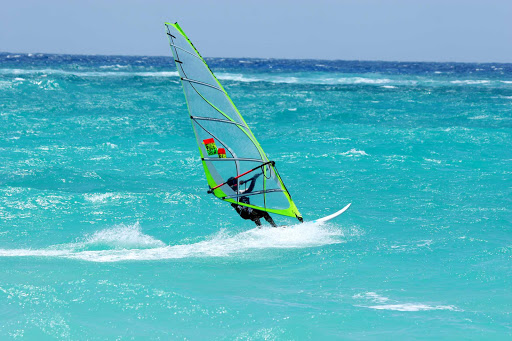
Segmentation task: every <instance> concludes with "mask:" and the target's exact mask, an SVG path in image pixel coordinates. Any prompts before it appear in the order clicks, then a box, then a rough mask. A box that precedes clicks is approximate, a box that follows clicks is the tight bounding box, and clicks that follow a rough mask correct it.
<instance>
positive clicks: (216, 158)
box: [165, 23, 302, 218]
mask: <svg viewBox="0 0 512 341" xmlns="http://www.w3.org/2000/svg"><path fill="white" fill-rule="evenodd" d="M165 27H166V30H167V36H168V38H169V43H170V46H171V50H172V53H173V55H174V61H175V63H176V67H177V69H178V73H179V75H180V78H181V84H182V86H183V91H184V93H185V98H186V101H187V106H188V111H189V114H190V118H191V120H192V126H193V129H194V133H195V136H196V140H197V144H198V146H199V153H200V154H201V160H202V163H203V167H204V172H205V174H206V180H207V181H208V185H209V187H210V188H211V189H213V188H214V189H213V191H212V192H213V194H214V195H215V196H216V197H217V198H219V199H221V200H224V201H227V202H230V203H237V204H239V205H243V206H248V207H252V208H256V209H258V210H262V211H266V212H269V213H275V214H281V215H284V216H289V217H297V218H301V217H302V216H301V214H300V212H299V210H298V209H297V207H296V206H295V204H294V202H293V201H292V199H291V196H290V194H289V193H288V190H287V189H286V187H285V185H284V183H283V181H282V180H281V177H280V176H279V173H277V171H276V168H275V166H274V164H273V163H271V162H270V161H269V159H268V158H267V156H266V154H265V152H264V151H263V149H262V148H261V146H260V144H259V143H258V141H257V140H256V137H254V135H253V133H252V132H251V130H250V129H249V126H248V125H247V123H246V122H245V120H244V119H243V117H242V115H241V114H240V112H239V111H238V109H237V108H236V107H235V105H234V103H233V101H231V98H229V96H228V94H227V92H226V90H224V88H223V87H222V85H221V84H220V82H219V81H218V80H217V78H216V77H215V76H214V74H213V73H212V71H211V70H210V68H209V67H208V65H207V64H206V62H205V61H204V59H203V57H201V55H200V54H199V52H198V51H197V49H196V48H195V47H194V45H193V44H192V42H191V41H190V40H189V39H188V37H187V36H186V35H185V33H184V32H183V30H182V29H181V27H180V26H179V25H178V23H175V24H171V23H165ZM251 170H252V171H251ZM249 171H251V172H249ZM246 172H249V173H248V174H246V175H242V174H244V173H246ZM258 174H259V175H260V176H258V177H257V178H256V180H255V186H254V188H253V190H252V191H251V192H250V193H247V192H246V193H244V194H243V195H242V194H241V192H243V191H244V184H243V183H244V181H246V180H248V179H250V178H253V177H254V176H255V175H258ZM240 175H242V176H240ZM237 176H240V177H239V178H238V180H237V181H238V185H239V186H238V187H237V188H238V189H239V190H240V191H241V192H239V191H238V190H237V191H235V190H233V189H232V188H231V187H230V186H228V185H222V184H224V183H225V182H226V181H227V180H228V179H229V178H230V177H237ZM219 185H221V186H220V187H218V188H216V187H217V186H219ZM245 186H246V184H245ZM242 196H244V197H246V198H249V200H250V203H244V202H240V201H239V199H240V197H242Z"/></svg>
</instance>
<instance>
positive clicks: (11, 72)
mask: <svg viewBox="0 0 512 341" xmlns="http://www.w3.org/2000/svg"><path fill="white" fill-rule="evenodd" d="M0 74H2V75H67V76H78V77H137V76H139V77H178V71H67V70H59V69H0Z"/></svg>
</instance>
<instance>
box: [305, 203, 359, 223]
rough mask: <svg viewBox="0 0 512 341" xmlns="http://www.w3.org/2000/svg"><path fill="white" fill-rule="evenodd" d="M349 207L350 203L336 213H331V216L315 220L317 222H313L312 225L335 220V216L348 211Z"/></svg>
mask: <svg viewBox="0 0 512 341" xmlns="http://www.w3.org/2000/svg"><path fill="white" fill-rule="evenodd" d="M350 205H352V203H350V204H348V205H347V206H345V207H343V208H342V209H341V210H339V211H338V212H336V213H333V214H331V215H328V216H326V217H323V218H320V219H317V220H313V223H325V222H327V221H329V220H331V219H334V218H336V217H337V216H339V215H340V214H342V213H343V212H345V211H346V210H348V208H349V207H350Z"/></svg>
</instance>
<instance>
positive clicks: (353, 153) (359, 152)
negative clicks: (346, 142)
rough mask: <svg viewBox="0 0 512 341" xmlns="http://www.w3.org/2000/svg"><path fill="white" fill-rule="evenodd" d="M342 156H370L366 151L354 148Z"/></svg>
mask: <svg viewBox="0 0 512 341" xmlns="http://www.w3.org/2000/svg"><path fill="white" fill-rule="evenodd" d="M341 155H346V156H351V157H354V156H356V157H357V156H368V154H367V153H366V152H365V151H364V150H357V149H355V148H352V149H350V150H349V151H347V152H344V153H341Z"/></svg>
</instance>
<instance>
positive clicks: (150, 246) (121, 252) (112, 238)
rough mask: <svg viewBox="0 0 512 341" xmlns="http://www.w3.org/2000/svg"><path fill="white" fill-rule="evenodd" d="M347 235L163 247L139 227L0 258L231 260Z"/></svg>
mask: <svg viewBox="0 0 512 341" xmlns="http://www.w3.org/2000/svg"><path fill="white" fill-rule="evenodd" d="M344 237H347V235H346V234H345V233H344V232H343V231H341V230H340V229H337V228H334V227H332V226H328V225H321V224H315V223H304V224H300V225H295V226H290V227H287V228H262V229H258V228H255V229H252V230H249V231H245V232H241V233H232V232H228V231H226V230H221V231H219V232H218V233H215V234H213V235H211V236H210V237H208V238H206V239H205V240H203V241H200V242H197V243H192V244H177V245H166V244H165V243H164V242H162V241H161V240H158V239H155V238H153V237H151V236H149V235H146V234H144V233H143V232H142V230H141V227H140V225H139V224H138V223H137V224H134V225H129V226H127V225H120V226H116V227H113V228H110V229H105V230H101V231H97V232H95V233H94V234H92V235H89V236H86V237H85V238H84V240H83V241H82V242H78V243H70V244H62V245H54V246H51V247H48V248H45V249H0V257H30V256H32V257H60V258H68V259H79V260H84V261H90V262H119V261H129V260H131V261H141V260H143V261H148V260H165V259H179V258H207V257H230V256H236V255H241V254H244V253H247V252H250V251H254V250H261V249H291V248H307V247H318V246H323V245H329V244H339V243H343V242H345V239H344Z"/></svg>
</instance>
